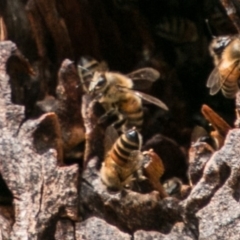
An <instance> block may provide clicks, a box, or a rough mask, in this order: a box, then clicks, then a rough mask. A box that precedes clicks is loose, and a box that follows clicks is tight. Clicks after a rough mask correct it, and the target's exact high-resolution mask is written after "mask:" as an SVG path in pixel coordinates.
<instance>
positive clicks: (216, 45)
mask: <svg viewBox="0 0 240 240" xmlns="http://www.w3.org/2000/svg"><path fill="white" fill-rule="evenodd" d="M210 53H211V55H212V56H213V58H214V64H215V68H214V69H213V71H212V73H211V74H210V76H209V78H208V80H207V87H208V88H210V94H211V95H215V94H216V93H217V92H218V91H219V90H220V89H221V91H222V93H223V95H224V96H225V97H226V98H234V97H235V95H236V93H237V91H238V88H239V87H238V80H239V77H240V71H239V67H240V65H239V61H240V37H239V36H238V35H233V36H222V37H216V38H214V39H213V41H212V43H211V45H210Z"/></svg>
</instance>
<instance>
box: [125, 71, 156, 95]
mask: <svg viewBox="0 0 240 240" xmlns="http://www.w3.org/2000/svg"><path fill="white" fill-rule="evenodd" d="M127 77H129V78H130V79H131V80H132V81H133V83H134V89H136V90H140V91H141V90H146V89H150V88H151V86H152V84H153V83H154V82H155V81H156V80H157V79H158V78H159V77H160V73H159V72H158V71H157V70H155V69H154V68H150V67H147V68H141V69H138V70H136V71H134V72H131V73H129V74H127Z"/></svg>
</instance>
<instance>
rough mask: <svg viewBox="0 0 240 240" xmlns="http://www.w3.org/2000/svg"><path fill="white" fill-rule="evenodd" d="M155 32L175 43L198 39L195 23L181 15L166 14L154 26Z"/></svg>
mask: <svg viewBox="0 0 240 240" xmlns="http://www.w3.org/2000/svg"><path fill="white" fill-rule="evenodd" d="M155 33H156V35H157V36H159V37H161V38H164V39H166V40H168V41H171V42H173V43H177V44H182V43H189V42H195V41H197V40H198V31H197V27H196V25H195V23H194V22H193V21H191V20H189V19H187V18H183V17H176V16H168V17H163V18H161V19H160V22H159V23H158V24H157V25H156V26H155Z"/></svg>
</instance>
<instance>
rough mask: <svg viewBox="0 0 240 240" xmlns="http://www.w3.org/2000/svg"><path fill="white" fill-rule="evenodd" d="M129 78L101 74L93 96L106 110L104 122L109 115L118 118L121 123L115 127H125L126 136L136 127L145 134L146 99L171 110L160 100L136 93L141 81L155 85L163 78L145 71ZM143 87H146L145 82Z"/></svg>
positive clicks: (95, 79)
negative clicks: (154, 83) (156, 81)
mask: <svg viewBox="0 0 240 240" xmlns="http://www.w3.org/2000/svg"><path fill="white" fill-rule="evenodd" d="M129 76H130V77H128V76H126V75H123V74H120V73H114V72H98V71H97V72H95V73H94V76H93V79H92V81H91V83H90V85H89V93H90V94H91V95H93V96H95V97H96V98H95V99H97V101H98V102H99V103H101V104H102V106H103V107H104V108H105V110H106V113H105V114H104V115H103V116H102V117H101V118H100V121H102V120H103V119H105V118H106V117H108V116H109V115H110V116H111V115H117V116H118V121H117V122H115V123H114V126H115V127H121V130H122V131H123V132H124V131H126V130H128V129H131V128H132V127H136V128H137V130H141V128H142V124H143V109H142V99H143V100H146V101H148V102H150V103H153V104H155V105H157V106H159V107H160V108H162V109H164V110H168V108H167V106H166V105H165V104H164V103H163V102H162V101H160V100H159V99H157V98H155V97H152V96H150V95H148V94H145V93H142V92H139V91H136V90H134V89H133V86H134V83H135V82H136V81H137V80H140V82H141V81H142V80H145V81H146V80H147V81H150V82H154V81H155V80H156V79H157V78H158V77H159V73H158V71H156V70H154V69H152V68H143V69H139V70H137V71H135V72H134V73H131V74H129ZM133 80H134V81H133ZM142 85H143V86H144V81H143V82H142Z"/></svg>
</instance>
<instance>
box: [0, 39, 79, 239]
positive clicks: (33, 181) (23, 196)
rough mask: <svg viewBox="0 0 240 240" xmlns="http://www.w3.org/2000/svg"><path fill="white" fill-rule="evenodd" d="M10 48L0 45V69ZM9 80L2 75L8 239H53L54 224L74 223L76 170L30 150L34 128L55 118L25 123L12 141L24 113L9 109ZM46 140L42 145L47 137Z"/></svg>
mask: <svg viewBox="0 0 240 240" xmlns="http://www.w3.org/2000/svg"><path fill="white" fill-rule="evenodd" d="M14 48H15V45H14V44H12V43H11V42H2V43H0V56H1V59H0V63H1V67H2V66H3V65H4V62H6V59H7V57H8V56H9V55H10V53H11V51H12V49H14ZM8 79H9V78H8V76H7V75H6V74H5V72H4V71H1V75H0V88H1V93H0V94H1V102H0V105H1V112H0V115H1V118H0V126H1V129H0V132H1V139H0V172H1V175H2V177H3V179H4V180H5V182H6V184H7V186H8V187H9V189H10V191H11V192H12V194H13V203H14V219H15V221H14V224H13V227H12V229H11V233H10V236H9V238H10V239H19V238H21V239H29V238H31V239H43V238H44V239H52V237H53V235H54V232H52V231H51V232H52V234H51V235H49V233H48V229H49V228H51V227H54V225H55V224H54V223H55V221H56V220H55V219H57V218H59V217H60V216H67V217H69V218H71V219H74V220H76V219H77V218H78V213H77V201H76V200H77V196H78V195H77V185H78V166H77V165H72V166H69V167H59V166H57V152H56V150H54V149H49V148H46V149H44V150H45V151H42V152H41V154H40V153H38V151H37V149H36V148H35V147H34V145H33V142H34V133H35V131H36V130H37V129H38V126H39V125H40V128H41V124H43V123H44V121H46V120H47V119H49V118H52V116H53V115H54V113H49V114H45V115H43V116H42V117H41V118H39V119H37V120H29V121H27V122H26V123H24V124H23V126H22V128H21V130H20V132H19V134H18V135H17V136H16V135H15V133H16V129H17V126H18V125H19V123H20V121H21V119H22V118H24V111H23V107H21V106H18V105H13V104H12V103H11V101H10V99H11V94H10V93H11V91H10V86H9V82H8ZM51 131H52V132H54V131H56V129H55V128H53V129H52V130H51ZM49 134H50V135H51V133H50V132H49ZM55 136H57V134H55ZM45 137H46V139H45V140H46V141H47V140H48V139H47V138H48V136H47V135H46V136H45ZM53 142H54V139H53ZM49 147H51V145H50V146H49ZM52 147H55V146H54V144H53V145H52Z"/></svg>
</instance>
